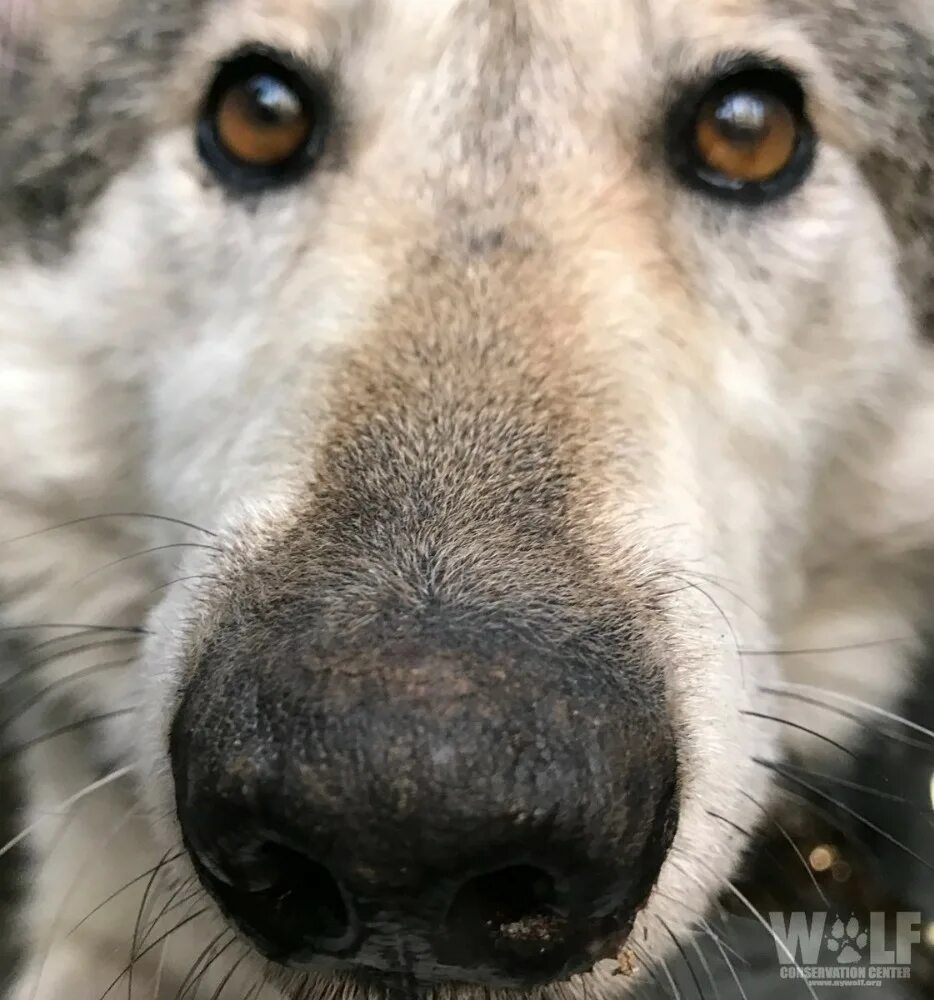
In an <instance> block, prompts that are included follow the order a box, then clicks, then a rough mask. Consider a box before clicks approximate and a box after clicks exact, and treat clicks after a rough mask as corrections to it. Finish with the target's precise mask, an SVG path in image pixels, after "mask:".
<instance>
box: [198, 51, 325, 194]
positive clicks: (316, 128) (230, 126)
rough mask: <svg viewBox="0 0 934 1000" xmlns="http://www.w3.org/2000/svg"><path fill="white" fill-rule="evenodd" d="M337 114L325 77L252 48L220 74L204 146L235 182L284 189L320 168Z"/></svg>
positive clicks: (203, 131)
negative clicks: (322, 79) (316, 76)
mask: <svg viewBox="0 0 934 1000" xmlns="http://www.w3.org/2000/svg"><path fill="white" fill-rule="evenodd" d="M329 114H330V108H329V104H328V101H327V97H326V94H325V91H324V89H323V87H322V86H321V83H320V81H318V80H316V79H314V78H313V77H312V76H311V75H310V74H308V73H304V72H302V70H301V69H299V68H298V67H297V66H296V65H295V64H294V63H292V62H291V61H290V60H289V59H288V57H286V56H284V55H280V54H273V53H270V52H266V51H257V50H254V51H249V52H245V53H242V54H240V55H238V56H235V57H234V58H232V59H230V60H228V61H227V62H225V63H224V64H223V65H222V66H221V67H220V70H219V71H218V74H217V76H216V77H215V80H214V83H213V85H212V86H211V90H210V92H209V94H208V98H207V101H206V102H205V105H204V108H203V110H202V115H201V121H200V123H199V128H198V147H199V151H200V153H201V156H202V158H203V159H204V160H205V162H206V163H207V164H208V165H209V166H210V167H211V168H212V170H213V171H214V172H215V174H217V176H218V177H219V178H220V179H221V180H222V181H223V182H224V183H225V184H227V185H228V186H229V187H232V188H238V189H240V190H247V191H257V190H262V189H264V188H270V187H276V186H281V185H283V184H287V183H290V182H292V181H294V180H297V179H298V178H300V177H301V176H303V175H304V174H305V173H306V172H307V171H308V170H310V169H311V167H312V166H313V165H314V163H315V162H316V160H317V159H318V157H319V156H320V154H321V151H322V148H323V144H324V137H325V134H326V131H327V124H328V119H329Z"/></svg>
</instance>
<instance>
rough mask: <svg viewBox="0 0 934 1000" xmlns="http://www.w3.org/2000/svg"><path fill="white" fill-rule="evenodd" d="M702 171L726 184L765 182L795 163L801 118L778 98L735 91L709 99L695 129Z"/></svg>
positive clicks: (765, 93) (760, 93) (768, 94)
mask: <svg viewBox="0 0 934 1000" xmlns="http://www.w3.org/2000/svg"><path fill="white" fill-rule="evenodd" d="M695 142H696V149H697V154H698V156H699V157H700V160H701V162H702V163H703V165H704V167H705V168H706V169H707V170H709V171H710V172H711V173H713V174H714V175H716V176H718V177H720V178H722V179H723V180H725V181H727V182H728V183H732V184H736V185H743V184H764V183H767V182H769V181H771V180H773V179H774V178H776V177H778V176H779V175H780V174H781V173H782V171H784V170H785V169H786V168H787V167H788V166H789V165H790V164H791V163H792V161H793V160H794V158H795V153H796V152H797V149H798V142H799V119H798V116H797V115H796V114H795V113H794V111H793V110H792V109H791V108H790V107H789V106H788V104H787V103H785V102H784V101H783V100H782V99H781V98H780V97H779V96H777V95H775V94H770V93H767V92H765V91H757V90H733V91H729V92H727V93H721V94H718V95H716V96H713V97H711V98H709V99H708V100H707V101H705V102H704V104H703V105H702V106H701V109H700V112H699V114H698V116H697V121H696V125H695Z"/></svg>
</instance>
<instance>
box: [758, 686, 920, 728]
mask: <svg viewBox="0 0 934 1000" xmlns="http://www.w3.org/2000/svg"><path fill="white" fill-rule="evenodd" d="M760 690H761V691H763V692H765V693H767V694H782V693H786V692H791V691H807V692H808V693H809V694H811V696H812V697H813V693H814V692H816V693H817V694H823V695H826V696H827V697H828V698H831V699H834V698H835V699H836V700H837V701H842V702H843V703H844V704H846V705H854V706H856V707H857V708H860V709H862V710H863V711H865V712H869V713H871V714H872V715H877V716H879V717H880V718H883V719H886V720H888V721H889V722H894V723H896V724H898V725H900V726H905V727H906V728H907V729H912V730H914V731H915V732H916V733H920V734H921V735H922V736H926V737H928V739H930V740H932V741H934V732H932V731H931V730H930V729H927V728H926V727H924V726H922V725H920V724H919V723H917V722H912V721H911V719H906V718H905V717H904V716H901V715H897V714H896V713H895V712H889V711H886V709H884V708H880V707H879V706H878V705H872V704H870V703H869V702H868V701H861V700H860V699H859V698H854V697H853V696H852V695H848V694H842V693H840V692H839V691H832V690H830V689H829V688H821V687H817V686H816V685H812V684H793V683H790V682H786V681H773V682H772V683H771V684H770V685H769V686H768V687H763V688H760Z"/></svg>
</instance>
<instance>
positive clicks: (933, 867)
mask: <svg viewBox="0 0 934 1000" xmlns="http://www.w3.org/2000/svg"><path fill="white" fill-rule="evenodd" d="M753 760H754V761H755V763H757V764H759V765H760V766H761V767H764V768H766V769H767V770H769V771H774V772H775V773H776V774H780V775H782V777H784V778H786V779H787V780H788V781H793V782H794V783H795V784H797V785H800V786H801V787H802V788H806V789H807V790H808V791H809V792H812V793H813V794H814V795H817V796H818V797H819V798H821V799H823V800H824V801H825V802H829V803H830V804H831V805H832V806H833V807H834V808H835V809H840V810H842V811H843V812H845V813H846V814H847V815H848V816H851V817H852V818H853V819H855V820H857V821H858V822H859V823H862V825H863V826H865V827H866V828H867V829H869V830H872V831H873V832H874V833H877V834H878V835H879V836H880V837H882V838H883V839H885V840H887V841H888V842H889V843H890V844H892V845H894V846H895V847H898V848H900V849H901V850H903V851H904V852H905V853H906V854H907V855H908V856H909V857H910V858H914V860H915V861H917V862H918V863H919V864H922V865H924V867H925V868H927V869H928V870H929V871H932V872H934V864H931V862H929V861H926V860H925V859H924V858H922V857H921V855H920V854H917V853H916V852H915V851H913V850H912V849H911V848H910V847H909V846H908V845H907V844H903V843H902V842H901V841H900V840H899V839H898V838H897V837H893V836H892V834H890V833H888V832H887V831H886V830H883V829H882V827H880V826H878V825H877V824H875V823H873V822H872V821H871V820H869V819H867V818H866V817H865V816H863V815H862V814H861V813H859V812H857V811H856V810H855V809H851V808H850V807H849V806H848V805H846V804H845V803H843V802H841V801H840V800H839V799H835V798H834V797H833V796H832V795H828V794H827V793H826V792H824V791H821V789H820V788H818V787H817V786H816V785H812V784H811V783H810V782H809V781H805V780H804V779H803V778H799V777H798V776H797V775H795V774H792V773H791V772H789V771H786V770H785V769H784V768H782V767H780V766H779V765H778V764H773V763H771V762H770V761H766V760H763V759H762V758H760V757H753Z"/></svg>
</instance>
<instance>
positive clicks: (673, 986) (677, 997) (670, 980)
mask: <svg viewBox="0 0 934 1000" xmlns="http://www.w3.org/2000/svg"><path fill="white" fill-rule="evenodd" d="M658 964H659V965H660V966H661V967H662V972H664V973H665V978H666V979H667V980H668V985H669V986H670V987H671V992H672V995H673V996H674V1000H683V998H682V996H681V990H679V989H678V985H677V983H676V982H675V980H674V976H672V974H671V969H669V968H668V963H667V962H666V961H665V960H664V959H663V958H661V959H659V962H658Z"/></svg>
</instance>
